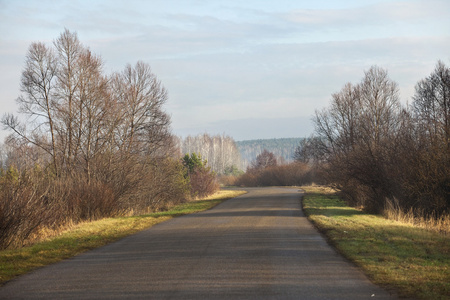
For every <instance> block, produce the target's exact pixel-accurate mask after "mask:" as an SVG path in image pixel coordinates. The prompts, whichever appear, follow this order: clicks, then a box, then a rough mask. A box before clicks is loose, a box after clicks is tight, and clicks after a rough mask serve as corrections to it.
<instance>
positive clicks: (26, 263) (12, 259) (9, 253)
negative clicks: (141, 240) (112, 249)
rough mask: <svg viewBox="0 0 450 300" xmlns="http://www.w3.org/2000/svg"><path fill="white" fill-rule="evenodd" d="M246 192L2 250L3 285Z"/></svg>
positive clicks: (83, 226) (97, 224)
mask: <svg viewBox="0 0 450 300" xmlns="http://www.w3.org/2000/svg"><path fill="white" fill-rule="evenodd" d="M243 193H245V192H243V191H220V192H218V193H216V194H214V195H213V196H211V197H208V198H206V199H204V200H196V201H191V202H187V203H183V204H180V205H178V206H175V207H173V208H172V209H171V210H169V211H165V212H159V213H152V214H148V215H142V216H133V217H119V218H106V219H101V220H98V221H93V222H86V223H82V224H78V225H76V226H74V227H73V228H72V229H70V230H68V231H66V232H63V233H61V234H60V235H59V236H57V237H53V238H51V239H48V240H46V241H44V242H40V243H37V244H34V245H32V246H29V247H24V248H21V249H17V250H3V251H0V285H1V284H4V283H5V282H7V281H9V280H11V279H13V278H14V277H17V276H19V275H21V274H25V273H27V272H30V271H32V270H34V269H36V268H39V267H43V266H46V265H49V264H52V263H55V262H58V261H61V260H63V259H66V258H69V257H73V256H75V255H77V254H80V253H82V252H85V251H87V250H91V249H94V248H98V247H101V246H104V245H106V244H108V243H111V242H114V241H117V240H119V239H121V238H123V237H125V236H128V235H131V234H134V233H136V232H138V231H141V230H143V229H146V228H149V227H151V226H153V225H155V224H158V223H161V222H163V221H166V220H168V219H171V218H173V217H177V216H181V215H186V214H191V213H195V212H199V211H204V210H207V209H210V208H212V207H214V206H216V205H217V204H219V203H221V202H222V201H224V200H227V199H230V198H233V197H237V196H239V195H241V194H243Z"/></svg>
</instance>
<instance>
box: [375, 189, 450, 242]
mask: <svg viewBox="0 0 450 300" xmlns="http://www.w3.org/2000/svg"><path fill="white" fill-rule="evenodd" d="M383 215H384V216H385V217H386V218H387V219H390V220H395V221H399V222H402V223H404V224H409V225H412V226H417V227H421V228H425V229H427V230H432V231H436V232H440V233H444V234H450V214H448V215H442V214H438V215H436V214H427V213H426V212H425V211H424V210H423V209H412V208H410V209H409V210H407V211H404V210H403V209H402V208H401V207H400V205H398V202H397V201H396V199H395V198H394V199H388V200H386V205H385V209H384V212H383Z"/></svg>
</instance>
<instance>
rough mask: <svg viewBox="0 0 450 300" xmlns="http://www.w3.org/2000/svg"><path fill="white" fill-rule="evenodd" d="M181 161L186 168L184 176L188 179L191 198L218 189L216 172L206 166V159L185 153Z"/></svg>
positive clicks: (206, 194)
mask: <svg viewBox="0 0 450 300" xmlns="http://www.w3.org/2000/svg"><path fill="white" fill-rule="evenodd" d="M182 162H183V165H184V166H185V168H186V171H185V172H186V173H185V178H188V179H189V183H190V194H191V197H192V198H196V197H204V196H208V195H211V194H213V193H215V192H216V191H218V190H219V188H220V186H219V183H218V181H217V177H216V174H215V173H214V172H212V171H211V168H210V167H207V166H206V165H207V161H206V160H203V159H202V158H201V156H200V155H197V154H196V153H191V155H189V154H186V155H185V156H184V157H183V159H182Z"/></svg>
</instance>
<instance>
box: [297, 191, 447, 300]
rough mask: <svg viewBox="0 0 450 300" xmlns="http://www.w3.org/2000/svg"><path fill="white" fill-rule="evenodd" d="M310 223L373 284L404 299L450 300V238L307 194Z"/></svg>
mask: <svg viewBox="0 0 450 300" xmlns="http://www.w3.org/2000/svg"><path fill="white" fill-rule="evenodd" d="M303 207H304V210H305V213H306V215H307V216H308V218H309V219H310V220H311V221H312V222H313V223H314V224H315V225H316V227H317V228H318V229H319V230H320V231H321V232H323V233H324V234H325V235H326V236H327V237H328V239H329V241H330V243H331V244H333V245H334V246H335V247H336V248H337V250H338V251H339V252H340V253H341V254H342V255H344V256H345V257H346V258H348V259H349V260H351V261H353V262H354V263H355V264H356V265H358V266H359V267H361V268H362V270H363V271H364V272H365V273H366V274H367V275H368V277H369V278H371V280H372V281H373V282H374V283H376V284H379V285H381V286H384V287H386V288H388V289H394V290H395V291H396V292H397V293H398V295H399V296H401V297H412V298H415V299H416V298H418V299H449V298H450V236H448V235H445V234H442V233H437V232H433V231H428V230H426V229H423V228H419V227H414V226H412V225H408V224H404V223H400V222H397V221H393V220H387V219H386V218H384V217H382V216H378V215H371V214H366V213H363V212H361V211H359V210H357V209H354V208H351V207H348V206H347V205H346V204H345V202H344V201H342V200H340V199H339V197H338V196H336V195H332V194H327V193H323V192H322V193H320V192H319V193H317V192H316V193H314V192H313V193H307V195H306V196H305V197H304V200H303Z"/></svg>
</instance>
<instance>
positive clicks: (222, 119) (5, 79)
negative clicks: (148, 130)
mask: <svg viewBox="0 0 450 300" xmlns="http://www.w3.org/2000/svg"><path fill="white" fill-rule="evenodd" d="M65 28H67V29H68V30H70V31H72V32H77V34H78V37H79V39H80V41H81V42H82V43H83V44H84V45H85V46H88V47H89V48H90V49H91V50H92V51H93V52H94V53H96V54H97V55H100V56H101V57H102V58H103V60H104V62H105V66H104V70H105V73H106V74H110V73H112V72H115V71H121V70H122V69H123V68H124V67H125V65H126V64H127V63H130V64H132V65H134V64H135V63H136V62H137V61H139V60H142V61H144V62H146V63H148V64H149V65H150V66H151V68H152V70H153V72H154V73H155V74H156V75H157V77H158V78H159V79H160V80H161V82H162V84H163V85H164V87H165V88H166V89H167V90H168V92H169V100H168V102H167V104H166V106H165V110H166V112H167V113H168V114H169V115H171V118H172V131H173V133H174V134H176V135H179V136H182V137H186V136H187V135H197V134H202V133H209V134H214V135H215V134H226V135H229V136H231V137H233V138H234V139H235V140H236V141H240V140H249V139H264V138H286V137H307V136H309V135H310V134H311V133H313V130H314V128H313V124H312V121H311V119H312V117H313V116H314V113H315V110H318V109H321V108H323V107H326V106H327V105H328V104H329V102H330V99H331V95H332V94H333V93H336V92H338V91H339V90H340V89H341V88H342V87H343V86H344V85H345V84H346V83H347V82H352V83H356V82H359V81H360V80H361V79H362V78H363V76H364V71H366V70H368V69H369V68H370V67H371V66H373V65H377V66H379V67H382V68H385V69H387V70H388V73H389V76H390V78H391V79H392V80H394V81H396V82H397V83H398V84H399V88H400V99H401V101H402V102H403V103H405V104H406V103H408V102H411V97H412V96H413V95H414V86H415V85H416V83H417V82H418V81H419V80H421V79H423V78H425V77H427V76H428V75H430V73H431V72H432V71H433V69H434V67H435V65H436V63H437V61H438V60H442V61H443V62H444V63H445V64H446V65H450V1H448V0H425V1H387V0H386V1H383V0H367V1H365V0H358V1H356V0H348V1H338V0H334V1H323V0H318V1H310V0H308V1H303V0H297V1H292V0H277V1H273V0H258V1H257V0H245V1H242V0H238V1H235V0H227V1H219V0H208V1H206V0H161V1H160V0H149V1H144V0H142V1H139V0H127V1H116V0H105V1H100V0H90V1H82V0H79V1H75V0H73V1H64V0H60V1H48V0H39V1H36V0H35V1H31V0H15V1H11V0H0V114H1V115H3V114H4V113H16V112H17V109H18V107H17V105H16V103H15V99H16V98H17V97H18V96H19V95H20V77H21V72H22V70H23V68H24V60H25V56H26V52H27V49H28V47H29V46H30V44H31V43H32V42H37V41H39V42H44V43H46V44H48V45H49V46H51V45H52V42H53V40H55V39H56V38H57V37H58V36H59V35H60V34H61V33H62V32H63V31H64V29H65ZM7 134H8V132H6V131H3V130H0V138H1V139H2V140H3V138H4V137H5V136H6V135H7Z"/></svg>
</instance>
